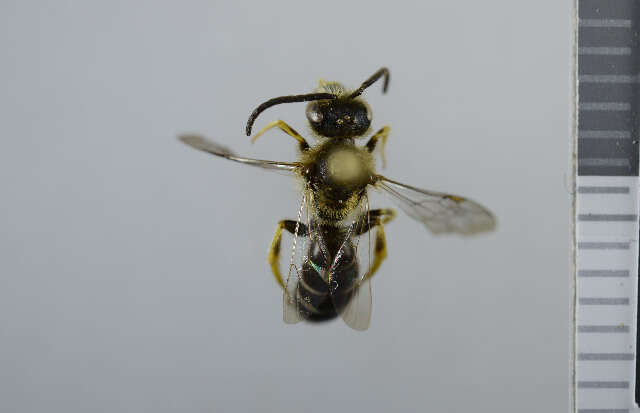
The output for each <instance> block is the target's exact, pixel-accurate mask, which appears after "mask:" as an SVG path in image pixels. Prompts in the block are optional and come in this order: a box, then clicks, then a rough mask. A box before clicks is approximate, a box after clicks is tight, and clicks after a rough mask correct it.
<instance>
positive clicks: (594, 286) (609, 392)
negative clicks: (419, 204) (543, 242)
mask: <svg viewBox="0 0 640 413" xmlns="http://www.w3.org/2000/svg"><path fill="white" fill-rule="evenodd" d="M576 1H577V4H576V6H577V15H576V22H577V36H576V38H577V47H576V52H577V53H576V57H577V66H576V67H577V71H576V75H577V82H576V85H577V102H576V103H577V105H576V115H577V116H576V118H575V122H574V142H576V145H575V150H576V152H575V154H576V155H577V156H576V160H577V165H574V166H575V168H574V169H575V175H574V176H575V184H576V185H575V187H576V192H575V198H574V200H575V210H574V212H575V216H574V218H575V227H574V228H575V232H574V235H575V244H574V246H575V248H574V253H575V261H574V264H575V265H574V269H575V274H574V275H575V278H574V280H575V283H574V293H575V294H574V307H573V308H574V311H575V313H574V315H575V317H574V348H573V350H574V352H573V375H572V378H573V380H572V384H573V387H572V402H573V403H572V411H574V412H578V413H633V412H638V413H640V408H639V407H638V401H640V386H638V385H637V384H636V377H640V375H639V374H638V369H639V368H640V364H638V357H637V355H636V351H637V348H638V339H637V335H638V334H637V332H638V331H639V328H638V317H637V308H638V305H637V301H638V299H637V298H638V237H639V234H638V230H639V229H638V190H639V186H638V184H639V181H638V154H639V151H638V136H639V130H638V127H639V125H638V120H639V118H638V113H639V109H640V107H639V106H638V104H639V103H640V100H639V98H640V96H638V92H639V90H640V89H639V88H640V76H639V74H640V48H639V47H638V45H639V44H640V43H639V40H640V39H639V38H638V27H639V25H640V2H638V1H637V0H635V1H634V0H576ZM575 138H577V139H575Z"/></svg>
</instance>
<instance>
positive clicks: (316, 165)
mask: <svg viewBox="0 0 640 413" xmlns="http://www.w3.org/2000/svg"><path fill="white" fill-rule="evenodd" d="M301 161H302V162H303V163H304V165H305V171H306V176H305V178H306V180H307V183H308V185H309V186H310V188H311V189H312V191H313V194H314V201H315V203H316V205H317V207H318V214H319V217H318V218H320V219H322V220H325V221H341V220H343V219H344V218H346V217H347V216H348V215H349V214H350V213H351V212H352V211H353V210H354V209H355V207H356V206H357V205H358V202H359V201H360V198H361V197H362V195H363V193H364V190H365V188H366V186H367V185H368V184H370V183H371V182H372V177H373V176H374V174H375V171H374V161H373V157H372V156H371V154H370V153H369V152H368V151H367V150H365V149H363V148H360V147H357V146H355V145H354V143H353V140H352V139H340V140H337V139H329V140H327V141H325V142H323V143H321V144H320V145H318V146H315V147H313V148H310V149H309V150H307V151H305V152H304V153H303V154H302V159H301Z"/></svg>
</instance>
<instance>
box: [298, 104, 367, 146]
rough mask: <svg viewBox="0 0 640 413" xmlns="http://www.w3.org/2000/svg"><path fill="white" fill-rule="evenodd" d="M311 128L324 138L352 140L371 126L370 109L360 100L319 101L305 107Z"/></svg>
mask: <svg viewBox="0 0 640 413" xmlns="http://www.w3.org/2000/svg"><path fill="white" fill-rule="evenodd" d="M307 119H308V120H309V124H310V125H311V128H312V129H313V130H314V131H315V132H316V133H317V134H318V135H320V136H323V137H326V138H354V137H357V136H361V135H364V134H365V133H366V132H367V130H369V126H370V125H371V109H370V108H369V105H367V103H366V102H364V101H363V100H361V99H353V98H349V97H347V98H343V99H333V100H320V101H314V102H310V103H309V104H308V105H307Z"/></svg>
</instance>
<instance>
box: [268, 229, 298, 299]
mask: <svg viewBox="0 0 640 413" xmlns="http://www.w3.org/2000/svg"><path fill="white" fill-rule="evenodd" d="M297 225H298V222H297V221H292V220H290V219H283V220H282V221H280V222H278V226H277V227H276V233H275V235H274V236H273V241H271V245H270V246H269V252H268V258H267V260H268V261H269V265H270V266H271V271H272V272H273V277H274V278H275V279H276V282H277V283H278V284H279V285H280V286H281V287H282V288H285V287H284V280H283V279H282V273H281V272H280V241H281V240H282V230H283V229H285V230H287V231H288V232H290V233H291V234H294V235H295V233H296V226H297ZM306 233H307V226H306V225H304V224H303V223H300V224H299V227H298V235H300V236H306Z"/></svg>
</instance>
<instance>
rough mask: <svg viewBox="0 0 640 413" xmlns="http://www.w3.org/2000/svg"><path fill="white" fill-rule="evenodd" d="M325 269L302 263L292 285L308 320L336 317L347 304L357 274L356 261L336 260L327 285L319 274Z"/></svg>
mask: <svg viewBox="0 0 640 413" xmlns="http://www.w3.org/2000/svg"><path fill="white" fill-rule="evenodd" d="M325 272H326V271H325V270H324V269H323V268H322V267H320V266H318V265H316V264H315V263H313V262H312V261H309V262H306V263H305V264H304V265H303V268H302V273H301V276H300V278H299V281H298V285H297V288H296V299H297V301H298V303H299V305H300V312H301V315H302V316H303V317H304V318H306V319H307V320H309V321H324V320H330V319H333V318H335V317H337V316H338V315H339V314H340V313H341V312H342V310H343V309H344V308H345V306H346V305H347V304H348V303H349V300H350V299H351V296H352V293H353V287H354V286H355V280H356V279H357V276H358V263H357V261H355V260H353V261H352V262H348V263H346V262H345V263H340V262H339V263H338V265H336V266H335V270H334V272H333V274H332V275H331V281H330V283H331V286H330V284H329V281H327V280H325V278H324V277H323V274H324V273H325Z"/></svg>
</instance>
